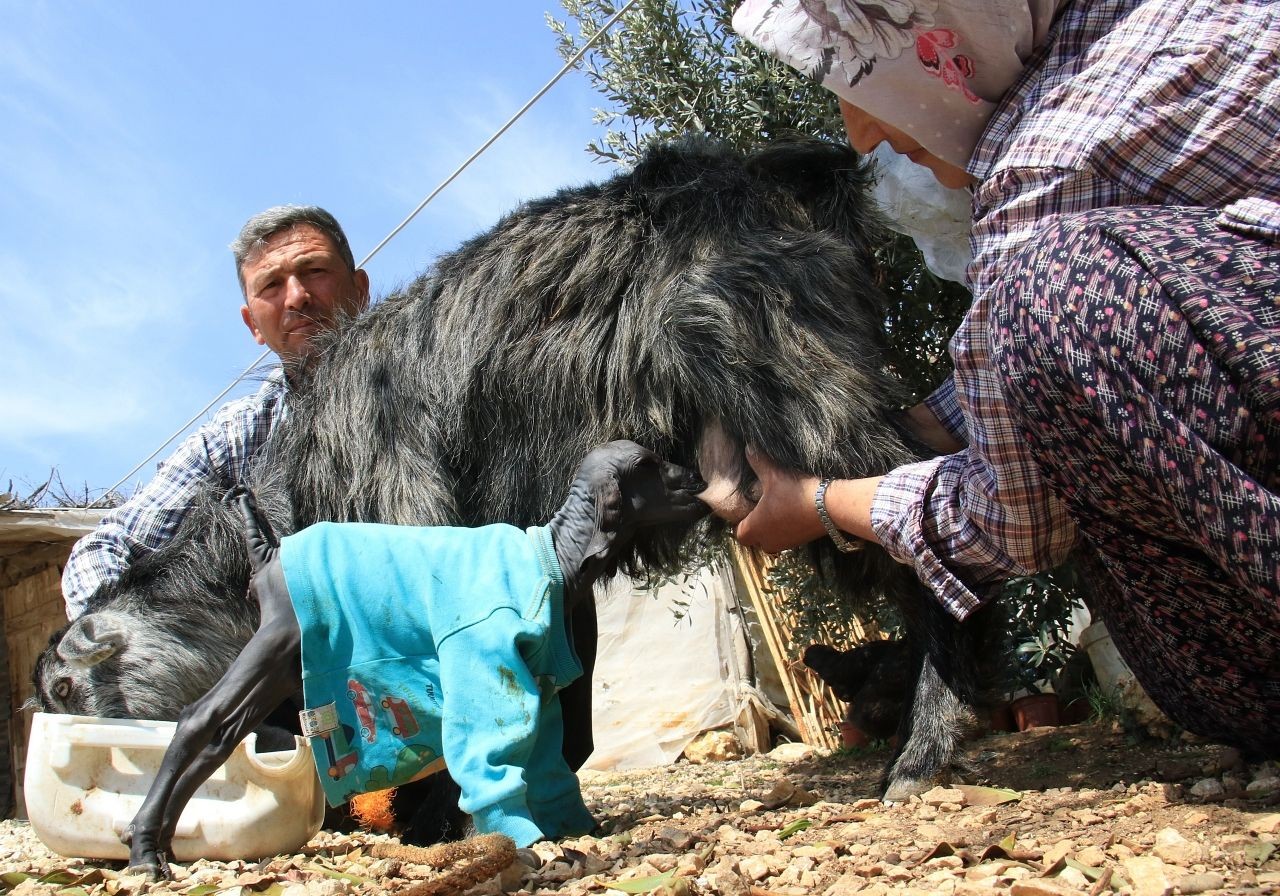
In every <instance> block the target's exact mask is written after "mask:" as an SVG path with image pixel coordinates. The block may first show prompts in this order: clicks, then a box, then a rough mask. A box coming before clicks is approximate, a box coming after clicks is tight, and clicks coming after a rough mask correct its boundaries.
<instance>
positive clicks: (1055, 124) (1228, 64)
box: [872, 0, 1280, 618]
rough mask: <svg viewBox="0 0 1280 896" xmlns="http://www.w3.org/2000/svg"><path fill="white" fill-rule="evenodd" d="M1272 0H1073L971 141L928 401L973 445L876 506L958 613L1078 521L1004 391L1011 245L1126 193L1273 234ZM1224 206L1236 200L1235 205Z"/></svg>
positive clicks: (910, 477) (900, 553) (1277, 85)
mask: <svg viewBox="0 0 1280 896" xmlns="http://www.w3.org/2000/svg"><path fill="white" fill-rule="evenodd" d="M1278 58H1280V5H1277V4H1275V3H1274V2H1273V0H1251V2H1228V0H1145V2H1140V0H1091V2H1084V0H1075V2H1071V3H1069V4H1068V5H1066V6H1065V7H1064V8H1063V9H1062V11H1061V13H1060V17H1059V19H1058V21H1057V22H1056V23H1055V25H1054V28H1053V30H1052V32H1051V33H1050V34H1049V35H1048V37H1047V38H1046V40H1045V43H1044V45H1043V46H1042V47H1041V49H1040V50H1039V52H1038V53H1037V54H1036V56H1035V57H1034V58H1033V59H1031V60H1030V62H1029V64H1028V67H1027V70H1026V71H1025V72H1024V74H1023V76H1022V77H1021V78H1020V79H1019V81H1018V82H1016V83H1015V84H1014V85H1013V87H1012V88H1010V90H1009V92H1008V94H1006V96H1005V97H1004V99H1003V100H1002V101H1001V103H1000V106H999V107H998V108H997V109H996V112H995V114H994V115H993V117H992V119H991V121H990V122H989V123H988V125H987V128H986V129H985V131H984V132H983V134H982V137H981V139H980V140H979V143H978V146H977V148H976V150H975V152H974V155H973V158H972V159H971V160H970V162H969V165H968V169H969V172H970V173H971V174H973V175H974V176H975V177H976V178H977V179H978V181H979V183H978V186H977V187H976V188H975V190H974V220H975V224H974V228H973V231H972V236H971V242H972V245H973V248H974V261H973V263H972V264H971V265H970V267H969V270H968V274H969V280H970V285H971V287H972V289H973V293H974V303H973V306H972V308H971V310H970V311H969V313H968V315H967V316H966V318H965V319H964V321H963V323H962V324H961V326H960V328H959V330H957V332H956V334H955V336H954V337H953V339H952V342H951V354H952V357H953V358H954V360H955V366H956V372H955V376H954V377H953V378H952V380H951V381H950V382H949V383H948V384H947V386H945V387H944V388H943V389H941V390H939V392H938V393H937V394H935V395H934V396H932V397H931V398H930V399H929V401H928V404H929V406H930V407H931V408H932V409H933V410H934V412H935V413H936V414H937V415H938V417H939V419H940V420H942V422H943V423H944V425H946V426H947V428H948V429H949V430H950V431H951V432H952V433H953V434H954V435H957V436H958V437H960V438H962V439H964V440H965V441H967V443H968V445H969V447H968V448H967V449H966V450H964V451H962V452H960V453H957V454H953V455H949V456H947V457H943V458H939V459H935V460H930V461H925V462H922V463H918V464H913V465H910V466H907V467H903V468H901V469H899V470H895V471H894V472H893V473H891V474H890V475H888V476H887V477H885V479H884V480H883V481H882V483H881V485H880V487H879V489H878V490H877V492H876V497H875V501H874V503H873V506H872V523H873V525H874V527H875V530H876V533H877V535H879V537H880V539H881V541H882V542H883V544H884V545H885V547H886V548H887V549H888V550H889V551H890V553H892V554H893V555H894V556H895V557H897V558H898V559H899V560H901V561H902V562H904V563H907V564H910V565H912V566H914V567H915V568H916V570H917V573H918V575H919V576H920V578H921V580H922V581H924V582H925V583H926V584H928V585H929V586H930V587H931V588H933V589H934V591H935V593H936V594H937V595H938V597H939V599H940V600H941V601H942V602H943V604H944V605H945V606H946V607H947V608H948V609H949V610H950V611H951V612H952V613H953V614H955V615H956V616H957V617H960V618H964V617H965V616H967V615H968V614H969V613H971V612H972V611H973V610H974V609H976V608H977V607H978V605H979V604H980V602H981V601H982V600H983V599H984V598H985V597H986V596H987V594H988V593H989V592H990V591H991V589H992V588H993V587H994V586H996V585H998V584H999V583H1000V582H1002V581H1003V580H1005V579H1006V578H1008V577H1010V576H1014V575H1021V574H1026V573H1030V572H1035V571H1038V570H1043V569H1046V568H1049V567H1051V566H1053V565H1055V564H1056V563H1058V562H1061V561H1062V560H1063V559H1065V556H1066V554H1067V552H1068V550H1069V549H1070V548H1071V546H1072V545H1073V543H1074V541H1075V537H1076V533H1075V528H1074V525H1073V523H1072V522H1071V520H1070V519H1069V518H1068V517H1067V515H1066V513H1065V511H1064V509H1063V508H1062V507H1061V506H1060V505H1059V504H1057V502H1056V501H1054V500H1053V498H1052V497H1051V496H1050V495H1049V494H1048V492H1047V490H1046V488H1045V487H1044V485H1043V483H1042V480H1041V478H1040V475H1039V473H1038V472H1037V470H1036V468H1035V464H1034V462H1033V461H1032V459H1031V457H1030V455H1029V454H1028V452H1027V451H1026V449H1025V448H1024V446H1023V444H1022V440H1021V437H1020V435H1019V432H1018V429H1017V426H1016V424H1015V423H1014V421H1013V419H1012V418H1011V416H1010V414H1009V411H1008V408H1007V407H1006V406H1005V402H1004V397H1003V394H1002V390H1001V386H1000V381H999V378H998V375H997V373H996V372H995V370H994V367H993V363H992V360H991V357H990V349H989V343H988V334H987V317H988V312H989V308H990V303H991V301H992V296H993V293H994V291H995V289H996V288H998V287H999V286H1000V283H1001V279H1002V278H1003V277H1010V276H1017V275H1018V271H1016V270H1010V265H1009V262H1010V261H1011V259H1012V258H1013V257H1014V256H1015V254H1016V253H1018V252H1019V251H1020V250H1022V249H1024V248H1025V247H1026V245H1027V243H1028V242H1029V241H1030V240H1032V239H1033V238H1034V237H1035V235H1036V233H1037V232H1038V231H1039V230H1040V229H1041V228H1042V227H1044V226H1046V225H1048V224H1052V223H1053V222H1054V220H1055V219H1056V218H1057V217H1059V216H1062V215H1066V214H1071V213H1075V212H1083V211H1088V210H1091V209H1098V208H1106V207H1113V206H1133V205H1166V206H1171V205H1189V206H1199V207H1208V208H1223V209H1224V219H1226V220H1227V222H1228V223H1229V224H1230V225H1231V226H1233V227H1234V228H1235V229H1237V230H1239V229H1248V228H1250V227H1251V228H1253V229H1254V232H1255V233H1266V234H1270V235H1271V236H1272V238H1274V237H1275V236H1276V235H1277V234H1278V233H1280V205H1277V204H1276V202H1277V201H1278V200H1280V71H1278V70H1277V69H1278V64H1277V59H1278ZM1228 206H1229V207H1228Z"/></svg>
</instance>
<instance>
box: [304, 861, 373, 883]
mask: <svg viewBox="0 0 1280 896" xmlns="http://www.w3.org/2000/svg"><path fill="white" fill-rule="evenodd" d="M303 867H304V870H306V871H315V872H317V873H318V874H323V875H324V876H325V877H331V878H333V879H334V880H345V881H349V882H351V883H353V884H367V883H368V882H369V881H368V878H364V877H358V876H357V875H354V874H344V873H342V872H341V871H334V870H333V869H332V868H326V867H324V866H323V865H317V864H315V863H314V862H313V863H311V864H310V865H305V866H303Z"/></svg>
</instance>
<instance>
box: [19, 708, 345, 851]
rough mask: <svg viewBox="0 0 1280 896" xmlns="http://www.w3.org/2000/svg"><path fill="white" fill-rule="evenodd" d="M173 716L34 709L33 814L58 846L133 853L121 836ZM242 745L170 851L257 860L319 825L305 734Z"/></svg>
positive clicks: (43, 834) (196, 804) (29, 785)
mask: <svg viewBox="0 0 1280 896" xmlns="http://www.w3.org/2000/svg"><path fill="white" fill-rule="evenodd" d="M175 727H176V726H175V723H173V722H151V721H141V720H134V719H97V718H90V717H88V716H69V715H57V714H53V713H42V712H38V713H36V714H35V717H34V719H33V721H32V724H31V741H30V745H29V746H28V748H27V770H26V777H25V778H24V785H25V788H26V801H27V817H28V818H29V819H30V821H31V827H32V829H33V830H34V831H35V832H36V835H37V836H38V837H39V838H40V840H41V841H42V842H43V843H44V844H45V846H47V847H49V848H50V849H51V850H53V851H54V852H56V853H59V854H60V855H64V856H76V857H81V858H91V859H127V858H128V857H129V848H128V847H127V846H125V845H124V844H123V843H121V842H120V833H121V831H123V830H124V829H125V827H126V826H127V825H128V824H129V822H130V821H132V820H133V816H134V815H135V814H136V813H137V811H138V808H139V807H140V806H141V805H142V800H143V797H145V796H146V793H147V789H148V788H149V787H150V786H151V782H152V781H153V780H154V778H155V775H156V772H157V771H158V770H159V768H160V761H161V759H162V758H163V757H164V751H165V748H166V747H168V745H169V741H170V740H171V739H172V738H173V732H174V728H175ZM255 741H256V735H252V734H251V735H249V737H247V738H245V740H244V742H243V743H241V744H240V745H239V746H237V747H236V749H235V752H234V753H232V754H231V756H230V758H228V759H227V762H226V764H224V765H223V766H222V767H221V768H220V769H218V770H217V771H216V772H214V773H213V774H212V775H211V776H210V777H209V780H208V781H206V782H205V783H204V784H202V785H201V786H200V789H199V790H197V791H196V794H195V796H193V797H192V798H191V801H190V802H189V803H188V804H187V806H186V808H185V809H183V811H182V816H181V818H180V819H179V821H178V828H177V832H176V834H175V835H174V838H173V849H172V852H171V854H170V858H172V859H173V860H175V861H179V862H189V861H192V860H194V859H199V858H206V859H222V860H229V859H260V858H265V857H267V856H273V855H279V854H288V853H292V852H294V851H296V850H297V849H298V848H299V847H301V846H302V845H303V844H304V843H306V842H307V841H308V840H310V839H311V838H312V837H313V836H314V835H315V833H316V832H317V831H318V830H320V825H321V823H322V821H323V820H324V795H323V792H322V791H321V789H320V781H319V779H318V778H317V777H316V771H315V764H314V763H313V762H312V759H311V749H310V747H309V746H308V745H307V742H306V741H305V740H303V739H302V738H297V739H296V744H297V748H296V749H294V750H289V751H285V752H281V753H261V754H259V753H257V752H255V751H254V744H255Z"/></svg>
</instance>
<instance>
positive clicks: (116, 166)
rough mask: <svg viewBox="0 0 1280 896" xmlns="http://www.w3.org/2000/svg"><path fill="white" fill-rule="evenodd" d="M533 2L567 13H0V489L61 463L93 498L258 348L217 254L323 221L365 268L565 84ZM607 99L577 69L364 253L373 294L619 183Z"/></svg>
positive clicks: (3, 2)
mask: <svg viewBox="0 0 1280 896" xmlns="http://www.w3.org/2000/svg"><path fill="white" fill-rule="evenodd" d="M544 12H551V13H552V14H553V15H557V17H559V18H564V15H563V11H562V10H561V9H560V7H559V6H558V4H557V3H555V2H554V0H542V2H536V0H535V2H529V0H524V2H512V0H499V2H491V3H483V4H481V3H477V4H470V3H443V2H385V3H378V4H368V5H364V6H357V5H354V4H346V3H337V2H326V0H321V2H308V3H301V2H254V3H249V2H241V0H219V2H216V3H203V4H200V3H196V4H187V3H161V2H158V0H138V2H127V3H95V2H87V0H75V2H52V0H49V2H38V0H0V311H2V312H3V329H0V383H3V384H4V385H3V388H2V389H0V492H3V491H5V490H7V489H8V484H9V482H10V481H12V483H13V486H12V490H13V492H15V493H16V494H18V495H19V496H25V495H27V494H29V493H30V492H31V491H32V490H33V489H34V488H35V487H36V486H38V485H39V484H40V483H42V482H44V481H45V479H47V478H48V476H49V474H50V471H51V470H52V469H54V468H56V469H57V471H58V473H59V475H60V476H61V478H62V480H63V482H64V483H65V484H66V486H67V487H68V488H69V489H70V490H72V491H77V490H83V489H84V487H85V486H87V487H88V489H89V490H90V494H91V496H93V497H96V496H97V495H98V494H99V492H100V491H101V490H102V489H105V488H107V487H109V486H111V485H113V484H114V483H115V482H116V481H117V480H118V479H120V477H122V476H124V475H125V473H126V472H128V471H129V469H130V468H132V467H133V466H134V465H135V464H136V463H138V462H139V461H140V460H142V459H143V458H144V457H146V456H147V455H148V454H150V453H151V452H152V451H153V450H154V449H155V448H156V447H157V446H158V445H159V444H160V443H161V442H163V441H164V440H165V438H166V437H167V436H169V435H170V434H171V433H172V432H173V431H174V430H175V429H177V428H178V427H179V426H181V425H182V423H183V422H185V421H186V420H187V419H188V418H189V417H191V416H192V415H193V414H195V413H196V412H197V411H198V410H199V409H200V408H201V407H203V406H204V405H205V404H206V403H207V402H208V401H209V400H210V399H212V398H213V397H214V396H215V395H216V394H217V393H218V392H219V391H221V389H222V388H224V387H225V386H226V385H227V384H228V383H229V382H231V381H232V380H233V379H234V378H235V377H236V375H237V374H239V373H240V371H242V370H243V369H244V368H245V367H246V366H248V365H249V364H250V363H251V362H252V361H253V360H254V358H256V357H257V355H258V354H259V353H260V352H261V349H260V348H259V347H258V346H257V345H255V344H254V342H253V341H252V339H251V337H250V335H249V332H248V331H247V330H246V329H245V328H244V325H243V324H242V323H241V321H240V313H239V307H240V294H239V289H238V287H237V285H236V280H235V275H234V268H233V264H232V261H231V256H230V253H229V252H228V250H227V248H226V247H227V244H228V243H229V242H230V241H231V239H232V238H234V236H235V234H236V232H237V231H238V230H239V228H240V225H241V224H242V223H243V222H244V220H245V219H246V218H248V217H249V216H250V215H252V214H254V213H256V212H258V211H260V210H262V209H263V208H266V207H268V206H271V205H276V204H278V203H284V202H291V203H304V204H316V205H322V206H324V207H325V208H327V209H329V210H330V211H331V212H333V213H334V214H335V215H336V216H337V217H338V219H339V220H340V221H341V222H342V223H343V226H344V227H345V228H346V230H347V234H348V236H349V238H350V240H351V244H352V248H353V250H354V252H355V254H356V256H357V258H361V257H363V256H364V255H365V254H366V253H367V252H368V251H369V250H371V249H372V248H373V247H374V246H375V245H376V244H377V243H378V242H379V241H381V240H382V238H383V237H384V236H386V234H387V233H389V232H390V231H391V229H392V228H393V227H394V226H395V225H396V224H398V223H399V222H400V221H401V220H402V219H403V218H404V217H405V215H407V214H408V213H409V212H410V211H411V210H412V209H413V208H414V207H415V206H416V205H417V204H418V203H419V202H420V201H421V200H422V198H423V197H425V196H426V195H427V194H428V193H429V192H430V191H431V190H432V189H433V188H434V187H435V186H436V185H437V184H439V183H440V182H441V181H442V180H443V179H444V178H445V177H447V176H448V175H449V174H450V173H451V172H452V171H453V170H454V169H455V168H456V167H457V166H458V165H459V164H460V163H461V162H462V161H463V160H464V159H465V158H466V157H467V156H469V155H470V154H471V153H472V152H473V151H474V150H475V149H476V148H477V147H478V146H479V145H480V144H481V143H483V142H484V140H485V139H487V138H488V137H489V136H490V135H491V134H492V133H493V132H494V131H495V130H497V128H498V127H500V126H501V125H502V124H503V123H504V122H505V121H506V120H507V119H508V118H509V117H510V116H511V115H512V114H513V113H514V112H515V111H516V110H517V109H519V108H520V106H522V105H523V104H524V103H525V102H526V101H527V100H528V99H529V98H530V97H531V96H533V94H534V93H535V92H536V91H537V90H538V89H539V88H540V87H542V85H543V84H545V83H546V82H547V81H548V80H549V79H550V78H551V77H552V76H553V75H554V74H555V73H556V72H557V71H558V70H559V68H560V65H561V61H560V59H559V57H558V56H557V55H556V52H555V39H554V35H553V34H552V32H551V30H550V29H549V28H548V27H547V26H546V24H545V22H544V17H543V16H544ZM602 104H603V98H602V97H601V96H600V95H599V94H596V93H595V92H594V91H592V90H591V88H590V87H589V86H588V84H587V83H586V80H585V78H583V77H582V76H581V75H579V74H577V73H572V74H570V75H567V76H566V77H565V78H564V79H562V80H561V81H560V83H559V84H557V85H556V86H555V87H554V88H553V89H552V90H551V92H550V93H548V94H547V95H546V96H545V97H544V98H543V99H542V100H541V101H540V102H539V103H538V104H537V105H535V106H534V107H533V109H532V110H530V112H529V113H527V114H526V115H525V117H524V118H523V119H522V120H521V121H520V122H519V123H517V124H516V125H515V126H514V127H513V128H512V129H511V130H510V131H508V132H507V134H506V135H505V136H504V137H503V138H502V139H501V140H499V141H498V142H497V143H496V144H495V145H494V146H493V147H492V148H491V149H490V150H489V151H488V152H487V153H486V154H485V155H484V156H482V157H481V158H480V160H478V161H477V162H476V163H474V164H473V165H472V166H471V167H470V168H469V169H467V171H466V172H464V173H463V174H462V176H461V177H460V178H459V179H458V180H456V181H455V182H454V183H453V184H452V185H451V186H450V187H449V188H448V189H447V190H445V191H444V192H443V193H442V194H441V195H440V196H439V197H438V198H437V199H436V200H434V201H433V202H432V203H431V204H430V205H428V206H427V208H426V209H425V210H424V211H423V212H422V214H421V215H419V216H418V218H416V219H415V220H414V222H413V223H412V224H410V225H409V227H408V228H406V230H405V231H403V232H402V233H401V234H400V235H399V236H397V237H396V239H395V240H393V241H392V242H391V243H390V244H389V245H388V247H387V248H385V249H384V250H382V251H381V252H380V253H379V254H378V255H377V257H375V258H374V259H373V261H372V262H371V263H370V264H369V265H368V267H367V270H368V271H369V275H370V278H371V281H372V283H373V292H374V294H375V296H376V295H380V294H384V293H386V292H388V291H390V290H392V289H394V288H395V287H396V286H398V285H400V284H402V283H403V282H405V281H406V280H408V279H409V278H410V277H412V276H413V275H414V274H415V273H417V272H419V271H420V270H422V269H423V268H425V267H426V266H427V265H428V264H429V263H430V262H431V260H432V259H433V258H434V257H435V256H436V255H438V254H439V253H441V252H443V251H447V250H449V249H451V248H453V247H454V246H456V245H457V244H458V243H459V242H461V241H462V240H464V239H466V238H467V237H469V236H471V235H472V234H474V233H476V232H478V231H480V230H483V229H485V228H487V227H488V226H490V225H491V224H492V223H494V222H495V221H496V220H497V219H498V217H499V216H500V215H501V214H502V213H504V212H506V211H509V210H511V209H512V208H513V207H514V206H515V205H516V204H517V203H518V202H520V201H521V200H523V199H527V198H532V197H536V196H540V195H543V194H546V193H548V192H551V191H552V190H554V189H556V188H558V187H561V186H567V185H572V184H579V183H583V182H585V181H589V180H596V179H600V178H603V177H606V176H608V175H609V174H610V173H611V171H612V170H613V169H612V168H611V167H610V166H607V165H602V164H600V163H598V162H596V161H595V160H594V159H593V157H591V156H590V155H589V154H588V153H586V151H585V149H584V147H585V145H586V143H587V141H588V140H589V139H591V138H593V137H597V136H598V135H599V133H600V131H601V128H600V127H599V126H596V125H594V124H593V123H592V114H593V111H594V110H595V109H596V108H597V107H599V106H600V105H602ZM254 385H255V384H253V383H250V384H248V385H246V386H242V387H241V388H239V389H238V390H237V391H236V392H233V393H232V394H233V395H235V394H242V393H243V392H245V391H248V390H249V389H252V388H254ZM174 444H176V442H175V443H174ZM168 450H171V449H166V451H165V452H164V453H162V454H161V455H160V456H161V457H163V456H164V454H167V453H168ZM154 463H155V462H154V461H153V462H151V463H149V464H148V465H147V466H146V467H145V468H144V469H143V470H142V471H140V472H139V473H137V474H135V475H134V476H133V477H132V478H131V479H130V481H129V482H128V483H126V485H125V486H123V487H122V491H125V492H126V493H127V492H129V491H131V490H132V488H133V487H134V486H135V485H136V484H138V483H139V482H140V481H145V479H146V478H148V477H149V476H150V475H151V473H152V471H153V470H154Z"/></svg>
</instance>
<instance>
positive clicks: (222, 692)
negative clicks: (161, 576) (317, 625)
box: [121, 622, 301, 879]
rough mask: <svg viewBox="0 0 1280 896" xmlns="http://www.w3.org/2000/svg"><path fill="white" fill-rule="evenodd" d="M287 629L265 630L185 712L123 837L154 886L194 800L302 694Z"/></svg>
mask: <svg viewBox="0 0 1280 896" xmlns="http://www.w3.org/2000/svg"><path fill="white" fill-rule="evenodd" d="M282 628H286V629H287V626H279V625H266V626H263V627H262V628H260V629H259V630H258V632H257V633H256V634H255V635H254V636H253V638H252V639H250V641H249V643H248V645H246V647H245V649H244V651H243V652H241V654H240V656H238V657H237V658H236V660H235V662H233V663H232V664H231V666H230V668H228V669H227V672H226V674H225V675H223V677H222V679H221V680H220V681H219V682H218V683H217V684H216V685H215V686H214V687H213V688H212V689H211V690H210V691H209V692H208V693H207V694H205V695H204V696H203V697H201V698H200V699H199V700H197V701H196V702H195V703H193V704H191V705H190V706H189V707H187V708H186V709H185V710H184V711H183V713H182V716H181V717H180V718H179V720H178V728H177V731H176V732H175V733H174V737H173V741H172V743H170V745H169V748H168V749H167V750H166V751H165V754H164V759H163V760H162V762H161V765H160V770H159V772H158V773H157V775H156V779H155V781H153V782H152V784H151V788H150V790H148V791H147V796H146V799H145V800H143V803H142V806H141V808H140V809H139V810H138V814H137V815H136V816H134V819H133V821H132V822H131V823H130V825H129V827H128V828H126V829H125V831H124V833H123V835H122V836H121V839H122V840H124V841H125V842H126V843H128V844H129V865H130V867H132V868H133V869H135V870H139V871H146V872H147V873H148V874H150V875H151V876H152V878H154V879H159V878H160V877H161V876H163V875H165V874H166V873H167V871H168V869H167V867H166V866H165V862H166V861H167V858H166V856H165V853H167V851H168V849H169V845H170V841H171V840H172V839H173V834H174V830H175V829H176V828H177V825H178V819H179V817H180V816H181V815H182V810H183V809H184V808H185V807H186V805H187V802H188V801H189V800H190V799H191V796H192V794H194V793H195V791H196V789H197V788H199V786H200V785H201V784H202V783H204V781H205V780H206V779H208V777H209V775H211V774H212V773H213V772H214V770H215V769H217V768H218V766H220V765H221V764H222V763H223V762H225V761H226V759H227V757H228V756H230V755H231V753H232V751H234V750H235V748H236V745H237V744H238V743H240V741H241V740H243V739H244V738H245V737H246V736H247V735H248V734H249V733H250V732H251V731H253V730H254V728H256V727H257V726H258V725H260V724H261V723H262V721H263V719H265V718H266V717H267V715H269V714H270V712H271V711H272V710H273V709H275V708H276V707H277V706H279V705H280V704H281V703H282V702H284V700H286V699H287V698H288V697H290V696H291V695H292V694H294V693H295V692H296V691H297V690H298V688H299V687H300V686H301V675H300V673H299V668H300V665H299V657H300V654H299V652H298V639H297V634H296V633H297V623H296V622H294V623H293V634H292V635H290V633H289V632H287V631H284V632H282V631H281V629H282ZM282 635H283V637H282Z"/></svg>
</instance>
